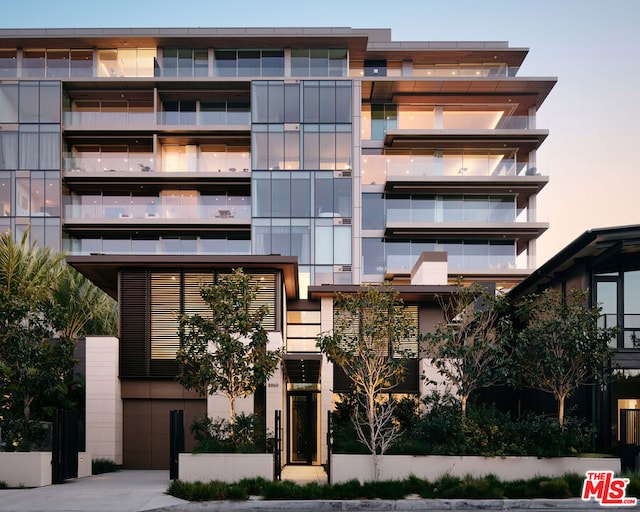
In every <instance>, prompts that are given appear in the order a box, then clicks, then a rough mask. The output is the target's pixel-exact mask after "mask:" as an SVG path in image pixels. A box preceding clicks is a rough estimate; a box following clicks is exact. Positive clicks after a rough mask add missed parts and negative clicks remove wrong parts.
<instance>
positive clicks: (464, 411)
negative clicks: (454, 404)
mask: <svg viewBox="0 0 640 512" xmlns="http://www.w3.org/2000/svg"><path fill="white" fill-rule="evenodd" d="M468 398H469V396H468V395H461V396H460V406H461V412H462V421H463V422H464V420H465V418H466V417H467V400H468Z"/></svg>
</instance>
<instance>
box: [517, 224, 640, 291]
mask: <svg viewBox="0 0 640 512" xmlns="http://www.w3.org/2000/svg"><path fill="white" fill-rule="evenodd" d="M633 253H636V254H638V256H640V224H633V225H628V226H617V227H608V228H595V229H590V230H588V231H585V232H584V233H583V234H582V235H580V236H579V237H578V238H576V239H575V240H574V241H573V242H571V243H570V244H569V245H567V246H566V247H565V248H564V249H562V250H561V251H559V252H558V253H557V254H556V255H555V256H553V257H551V258H550V259H549V260H548V261H547V262H546V263H544V264H543V265H542V266H540V267H539V268H538V269H537V270H535V271H533V272H532V273H531V274H530V275H529V276H528V277H527V278H526V279H525V280H524V281H522V282H521V283H520V284H518V285H517V286H515V287H514V288H513V289H512V290H511V291H510V292H509V294H510V295H511V296H515V297H521V296H524V295H527V294H529V293H532V292H537V291H538V290H539V289H540V288H541V287H544V286H545V285H547V284H549V283H553V282H554V281H555V280H557V279H558V278H559V277H561V275H562V274H563V273H564V272H566V271H567V270H569V269H571V267H573V265H575V264H576V262H578V261H579V260H584V259H591V260H592V261H593V260H594V259H597V260H598V263H600V264H602V263H605V262H606V261H607V260H609V259H610V258H613V257H617V256H620V255H624V254H633Z"/></svg>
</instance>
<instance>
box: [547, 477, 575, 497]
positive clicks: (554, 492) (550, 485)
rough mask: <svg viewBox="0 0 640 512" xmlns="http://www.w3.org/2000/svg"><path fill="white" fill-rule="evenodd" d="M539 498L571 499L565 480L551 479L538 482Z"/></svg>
mask: <svg viewBox="0 0 640 512" xmlns="http://www.w3.org/2000/svg"><path fill="white" fill-rule="evenodd" d="M540 497H543V498H571V489H569V484H568V483H567V481H566V480H563V479H562V478H553V479H551V480H543V481H542V482H540Z"/></svg>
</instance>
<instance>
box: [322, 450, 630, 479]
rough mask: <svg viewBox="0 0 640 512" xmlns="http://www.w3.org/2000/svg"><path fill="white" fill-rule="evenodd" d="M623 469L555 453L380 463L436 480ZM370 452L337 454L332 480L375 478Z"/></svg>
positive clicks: (401, 473) (390, 475) (402, 458)
mask: <svg viewBox="0 0 640 512" xmlns="http://www.w3.org/2000/svg"><path fill="white" fill-rule="evenodd" d="M594 470H596V471H614V472H616V473H619V472H620V459H603V458H586V457H585V458H580V457H554V458H549V459H539V458H537V457H473V456H469V457H454V456H444V455H427V456H412V455H384V456H382V457H381V463H380V480H402V479H404V478H407V477H409V476H411V475H413V476H416V477H418V478H422V479H425V480H430V481H434V480H437V479H438V478H439V477H441V476H442V475H452V476H457V477H461V478H463V477H465V476H466V475H471V476H474V477H482V476H486V475H495V476H496V477H498V478H499V479H500V480H504V481H510V480H519V479H527V478H533V477H535V476H561V475H563V474H565V473H578V474H581V475H584V474H585V473H586V472H587V471H594ZM373 475H374V471H373V461H372V457H371V455H342V454H334V455H333V456H332V459H331V481H332V483H339V482H346V481H348V480H352V479H354V478H357V479H359V480H360V481H361V482H365V481H368V480H369V481H370V480H373Z"/></svg>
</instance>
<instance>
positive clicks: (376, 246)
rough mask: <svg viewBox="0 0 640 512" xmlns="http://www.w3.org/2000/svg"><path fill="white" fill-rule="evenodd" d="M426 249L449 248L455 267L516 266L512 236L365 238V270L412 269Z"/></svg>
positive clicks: (375, 272) (451, 266)
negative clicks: (418, 238)
mask: <svg viewBox="0 0 640 512" xmlns="http://www.w3.org/2000/svg"><path fill="white" fill-rule="evenodd" d="M424 251H427V252H430V251H446V252H447V263H448V268H449V269H452V270H489V269H509V268H515V266H516V246H515V242H514V241H512V240H385V239H382V238H363V239H362V267H363V273H364V274H371V275H379V276H380V275H384V273H385V272H387V271H389V270H395V271H403V272H406V271H409V270H411V269H412V268H413V266H414V265H415V263H416V261H417V259H418V257H419V256H420V254H421V253H422V252H424Z"/></svg>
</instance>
